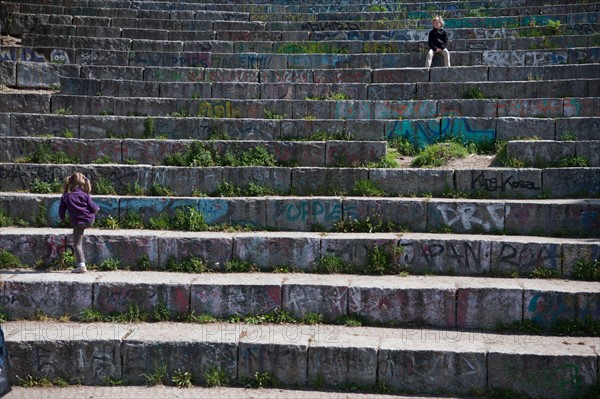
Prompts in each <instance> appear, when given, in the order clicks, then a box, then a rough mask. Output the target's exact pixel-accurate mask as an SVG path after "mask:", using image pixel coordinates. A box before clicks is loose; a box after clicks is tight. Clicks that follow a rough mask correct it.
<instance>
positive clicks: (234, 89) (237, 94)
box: [211, 82, 262, 100]
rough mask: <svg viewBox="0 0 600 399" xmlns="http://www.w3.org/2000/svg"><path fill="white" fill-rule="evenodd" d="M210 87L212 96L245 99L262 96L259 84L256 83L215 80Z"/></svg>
mask: <svg viewBox="0 0 600 399" xmlns="http://www.w3.org/2000/svg"><path fill="white" fill-rule="evenodd" d="M211 88H212V94H211V95H212V97H213V98H240V99H245V100H248V99H258V98H262V97H261V85H259V84H258V83H245V82H241V83H240V82H233V83H229V82H224V83H220V82H217V83H213V84H212V85H211Z"/></svg>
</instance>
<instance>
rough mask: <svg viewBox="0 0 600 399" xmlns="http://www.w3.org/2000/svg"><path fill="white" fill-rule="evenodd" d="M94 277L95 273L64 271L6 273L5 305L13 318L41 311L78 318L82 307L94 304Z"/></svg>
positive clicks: (52, 314) (32, 315) (30, 315)
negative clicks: (65, 272) (89, 274)
mask: <svg viewBox="0 0 600 399" xmlns="http://www.w3.org/2000/svg"><path fill="white" fill-rule="evenodd" d="M65 280H66V281H65ZM93 280H94V278H93V277H92V276H89V277H88V276H83V277H82V278H75V277H71V276H70V275H65V274H62V273H61V274H56V275H55V274H50V275H44V277H40V275H37V274H35V273H33V274H15V275H13V276H10V277H8V276H7V278H6V279H5V280H4V290H3V295H2V307H3V310H4V311H5V312H6V313H8V315H9V317H12V318H24V319H32V318H33V317H35V316H36V315H38V314H42V315H46V316H49V317H54V318H57V319H58V318H60V317H62V316H68V317H69V318H72V319H78V318H79V314H80V313H81V312H82V311H83V310H86V309H91V308H92V282H93ZM65 298H69V300H65Z"/></svg>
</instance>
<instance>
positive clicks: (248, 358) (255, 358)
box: [237, 325, 309, 387]
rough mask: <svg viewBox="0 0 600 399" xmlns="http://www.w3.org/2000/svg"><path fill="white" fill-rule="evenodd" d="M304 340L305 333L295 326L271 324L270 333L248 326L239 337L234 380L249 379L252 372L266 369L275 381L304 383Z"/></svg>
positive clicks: (252, 375) (306, 338)
mask: <svg viewBox="0 0 600 399" xmlns="http://www.w3.org/2000/svg"><path fill="white" fill-rule="evenodd" d="M308 342H309V338H308V335H305V334H303V333H302V331H301V329H300V327H298V326H291V325H288V326H274V328H273V333H272V334H268V333H266V332H264V331H262V330H261V329H259V328H256V329H249V330H248V332H247V333H246V334H242V335H241V338H240V343H239V348H238V374H237V376H238V381H245V380H248V379H250V380H253V379H255V378H256V373H264V372H269V373H271V374H272V375H273V377H274V379H275V383H276V384H278V385H284V386H295V387H297V386H305V385H306V382H307V364H308Z"/></svg>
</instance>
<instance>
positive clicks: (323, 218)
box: [266, 197, 342, 231]
mask: <svg viewBox="0 0 600 399" xmlns="http://www.w3.org/2000/svg"><path fill="white" fill-rule="evenodd" d="M266 207H267V217H268V218H267V223H266V225H267V227H268V228H272V229H276V230H284V231H285V230H287V231H311V230H313V229H316V228H318V229H319V230H323V229H325V230H332V229H333V228H334V226H335V224H336V223H337V222H339V221H340V220H341V219H342V200H341V199H337V198H325V197H323V198H318V197H315V198H312V197H311V198H294V197H287V198H284V197H280V198H272V197H271V198H267V200H266Z"/></svg>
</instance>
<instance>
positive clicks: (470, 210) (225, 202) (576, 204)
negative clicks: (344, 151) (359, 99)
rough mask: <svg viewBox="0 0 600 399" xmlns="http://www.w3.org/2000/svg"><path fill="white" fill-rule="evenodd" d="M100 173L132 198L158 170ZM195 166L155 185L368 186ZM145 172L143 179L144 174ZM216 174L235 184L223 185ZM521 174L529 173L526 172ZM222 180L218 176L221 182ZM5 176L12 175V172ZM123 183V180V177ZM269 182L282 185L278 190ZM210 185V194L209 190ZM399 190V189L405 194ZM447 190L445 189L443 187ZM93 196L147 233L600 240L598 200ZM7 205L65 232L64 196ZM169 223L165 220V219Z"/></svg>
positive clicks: (332, 174) (6, 201)
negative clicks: (391, 234) (505, 236)
mask: <svg viewBox="0 0 600 399" xmlns="http://www.w3.org/2000/svg"><path fill="white" fill-rule="evenodd" d="M3 165H4V164H3ZM27 166H28V165H22V166H21V165H17V166H16V167H15V168H14V169H13V170H16V171H19V169H18V168H21V170H22V169H25V168H27ZM31 166H33V167H31V169H33V170H32V172H37V173H47V172H46V170H47V169H48V168H49V167H48V166H45V167H44V166H39V165H31ZM93 168H94V169H91V168H87V167H78V168H77V169H76V170H78V171H80V172H84V173H86V175H88V176H92V177H91V180H92V184H95V183H99V182H101V180H100V179H98V178H96V176H98V175H97V173H98V172H99V171H102V175H101V176H104V175H105V174H107V173H108V172H110V171H112V173H113V175H112V176H111V177H112V179H111V182H112V181H113V179H114V185H115V186H117V185H118V186H121V187H122V186H125V187H127V189H128V190H129V192H131V191H132V190H133V187H134V185H136V184H137V186H139V187H141V188H142V189H144V188H150V187H151V184H150V183H147V182H146V181H147V180H146V179H149V178H151V177H152V174H151V172H153V170H151V167H141V166H135V167H126V166H102V165H99V166H95V167H93ZM90 169H91V170H90ZM197 169H198V168H165V167H155V169H154V173H157V172H156V171H157V170H158V171H160V172H163V173H160V175H159V176H158V178H156V179H155V180H154V181H153V184H155V185H159V186H160V187H161V188H163V189H164V187H167V188H170V189H171V190H172V191H173V192H177V194H178V195H182V194H183V192H184V191H192V190H194V189H195V190H199V191H202V192H203V193H214V192H215V191H217V188H216V187H215V186H217V185H218V183H220V182H221V181H226V182H227V183H228V184H230V185H233V186H234V187H242V188H246V190H247V184H248V182H251V181H252V180H253V179H256V178H262V179H264V180H262V181H261V182H260V184H266V185H267V186H268V187H269V188H270V189H272V190H274V191H276V192H277V188H278V187H281V188H280V192H282V191H284V190H289V189H290V186H292V185H291V184H290V181H289V177H290V175H294V176H297V180H302V181H300V182H296V180H294V181H293V186H292V187H293V188H295V186H310V187H309V188H304V187H301V188H300V189H296V190H297V191H310V190H311V189H312V190H315V191H316V189H315V187H317V189H321V190H323V191H325V188H323V187H322V186H332V185H337V186H342V185H344V184H347V183H346V181H348V180H351V179H353V180H354V181H356V180H359V178H362V180H366V179H367V172H368V170H366V169H357V170H343V169H342V170H336V169H333V168H327V169H324V168H307V169H305V168H296V169H293V170H291V171H290V170H287V169H285V168H269V169H268V170H265V168H259V167H246V168H231V167H230V168H203V169H202V170H201V171H199V170H197ZM204 169H206V170H204ZM572 169H573V171H570V170H569V171H568V172H569V173H562V174H561V172H563V170H561V169H558V170H554V171H555V176H556V175H559V176H564V177H567V176H569V177H570V176H573V179H572V180H571V181H568V184H570V185H572V186H573V187H575V189H576V190H578V191H583V190H585V189H586V188H588V187H586V186H585V184H584V180H585V181H589V180H591V179H590V177H589V175H590V174H592V173H594V177H596V182H595V183H593V184H589V183H588V186H594V187H595V192H596V193H598V188H597V187H598V183H597V182H598V181H599V180H600V179H598V175H599V172H598V170H597V169H594V170H590V169H587V170H586V169H584V168H572ZM72 171H73V167H72V166H69V165H61V166H58V165H56V166H54V165H53V166H51V170H50V172H51V173H56V174H59V173H60V180H59V181H62V178H63V177H64V176H69V175H70V174H71V173H72ZM550 171H552V170H550ZM3 172H4V171H3ZM61 172H66V173H61ZM90 172H91V173H90ZM94 172H95V173H94ZM143 172H146V173H145V174H144V175H142V173H143ZM148 172H150V173H148ZM261 172H262V173H261ZM290 172H291V173H290ZM342 172H345V173H342ZM377 172H378V173H377ZM415 172H416V173H415ZM436 172H437V174H438V175H442V176H443V177H446V179H445V180H448V178H451V177H452V173H451V171H436ZM443 172H445V173H443ZM466 172H467V173H465V174H464V175H466V176H468V177H470V175H471V173H473V171H466ZM21 173H23V172H21ZM219 173H222V174H223V175H226V176H228V177H229V178H220V176H219ZM509 173H511V174H513V173H514V171H509ZM523 173H526V171H525V172H523ZM32 174H33V173H32ZM215 174H217V176H216V177H215ZM3 175H4V176H7V175H8V176H12V175H10V174H8V173H6V172H4V173H3ZM139 175H142V176H141V178H144V179H145V180H142V179H141V178H139V177H138V176H139ZM188 175H191V176H190V178H189V179H186V180H184V177H187V176H188ZM371 175H372V177H371V180H372V181H373V180H375V181H377V177H380V178H382V179H381V180H383V179H385V180H384V181H383V182H382V185H383V184H385V185H391V184H393V183H394V182H395V181H402V179H407V178H410V177H412V178H413V179H415V178H416V179H415V180H418V183H417V184H418V185H419V186H420V187H421V188H420V190H421V191H422V190H428V191H430V192H431V191H433V192H435V191H436V190H435V188H434V187H432V186H425V182H424V177H430V180H435V182H436V183H438V186H440V185H441V184H440V183H443V180H442V178H440V177H438V176H436V175H435V174H434V173H431V172H429V173H427V171H426V172H425V173H422V172H421V171H419V170H417V171H414V170H412V171H411V170H408V169H407V170H385V169H383V170H372V171H371ZM421 175H424V176H421ZM464 175H463V176H464ZM25 177H26V176H24V175H23V174H21V175H20V176H19V177H18V178H14V177H9V178H6V179H4V181H6V180H9V179H10V180H9V182H8V183H13V182H14V183H17V184H14V183H13V184H10V185H11V186H12V185H15V186H21V185H23V186H25V187H28V186H27V185H25V182H26V180H25ZM119 177H120V179H119V180H117V179H118V178H119ZM267 177H271V178H272V179H273V180H274V179H278V181H276V182H273V183H269V182H268V180H267ZM551 177H553V176H550V178H549V179H548V180H549V181H552V180H551ZM136 178H137V179H136ZM159 178H160V180H159ZM168 178H170V179H179V180H178V181H176V182H171V180H169V181H168V182H166V181H164V180H162V179H165V180H166V179H168ZM286 178H287V179H286ZM325 179H328V180H325ZM464 180H467V179H464ZM557 180H558V179H557ZM129 182H131V183H129ZM196 182H198V183H196ZM333 182H335V183H333ZM544 182H546V180H544ZM255 184H256V183H255ZM271 184H273V185H274V186H275V187H274V188H272V187H271V186H270V185H271ZM449 184H450V185H451V184H452V183H451V182H450V183H449ZM546 184H548V183H546ZM176 185H179V186H182V185H183V186H184V188H182V189H179V188H178V187H176ZM413 185H415V184H413ZM7 186H9V184H4V182H3V185H2V189H3V190H12V191H14V189H12V188H11V187H7ZM207 186H210V187H213V189H212V190H211V189H210V188H208V187H207ZM348 186H349V185H348ZM396 189H397V190H402V189H403V188H396ZM442 189H447V188H446V187H443V188H442ZM418 190H419V189H416V190H414V191H418ZM340 191H341V189H338V190H337V191H336V190H333V189H331V191H330V192H332V193H336V192H338V193H339V192H340ZM348 191H350V189H348ZM121 195H123V194H121ZM183 195H184V194H183ZM300 195H303V194H300ZM95 197H96V199H97V200H96V202H97V203H98V205H99V206H100V209H101V213H100V214H99V216H98V217H99V218H102V219H106V218H109V217H110V219H111V220H123V221H127V220H133V221H134V223H135V226H139V225H140V224H141V223H143V224H144V225H145V226H157V227H155V228H159V229H168V228H173V229H180V230H181V229H198V230H209V229H210V228H211V227H212V229H213V230H214V229H215V228H217V229H219V228H220V229H225V228H227V227H228V226H234V227H235V226H241V227H244V226H247V227H248V228H250V229H252V230H265V229H267V230H272V231H305V232H306V231H317V232H335V231H366V230H375V231H378V230H379V231H391V232H399V233H401V232H405V231H411V232H452V233H465V234H485V233H490V234H508V235H538V236H544V235H545V236H549V235H551V236H560V237H598V236H599V235H600V229H599V228H598V225H599V223H600V216H599V212H598V209H599V208H600V200H598V199H568V200H567V199H552V200H534V199H521V200H516V199H502V200H501V199H446V198H435V197H434V198H429V197H424V198H416V197H415V198H398V197H356V196H348V197H346V196H331V194H329V196H315V197H307V196H289V195H285V196H248V197H245V196H239V195H238V196H235V197H232V196H230V197H201V198H198V197H165V196H164V194H163V196H140V195H139V194H138V195H130V196H104V195H96V196H95ZM563 197H564V195H563ZM0 201H1V202H0V203H2V208H3V209H5V210H6V211H5V212H6V214H7V215H8V216H9V217H11V218H16V219H17V220H20V219H22V220H24V223H32V224H34V225H39V224H38V223H41V221H43V222H44V225H46V224H47V225H50V226H58V225H59V222H60V220H59V218H58V207H59V204H60V194H23V193H13V192H7V193H4V194H2V195H1V196H0ZM191 210H193V211H195V213H198V214H199V215H198V216H196V219H198V220H200V219H201V220H200V221H201V223H199V224H197V225H190V223H187V224H186V220H191V218H192V217H193V216H194V215H195V213H194V214H192V213H191ZM166 218H167V220H165V219H166ZM176 218H178V219H176ZM151 219H152V220H151ZM177 220H179V222H177ZM98 223H99V225H107V226H110V225H111V224H113V222H111V221H110V220H109V221H108V222H107V221H105V220H101V221H99V222H98ZM180 226H181V227H180ZM190 226H191V227H190ZM238 229H239V227H238Z"/></svg>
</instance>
